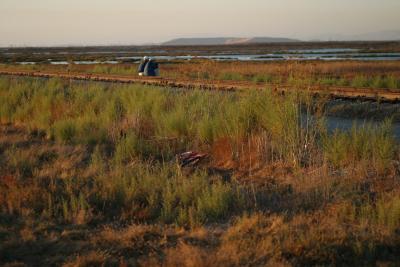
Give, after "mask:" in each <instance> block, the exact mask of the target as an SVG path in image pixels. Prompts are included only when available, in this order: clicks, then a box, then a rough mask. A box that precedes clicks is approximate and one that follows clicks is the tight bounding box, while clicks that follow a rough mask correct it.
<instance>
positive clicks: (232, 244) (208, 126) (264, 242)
mask: <svg viewBox="0 0 400 267" xmlns="http://www.w3.org/2000/svg"><path fill="white" fill-rule="evenodd" d="M323 106H324V100H323V99H314V98H312V97H310V96H309V95H306V94H298V93H292V94H287V95H286V96H285V97H282V96H278V95H275V94H274V93H273V92H272V91H270V90H263V91H252V90H249V91H247V92H240V93H239V92H237V93H232V94H227V93H220V92H205V91H197V90H193V91H180V90H173V89H168V88H167V89H165V88H157V87H150V86H137V85H112V84H108V85H106V84H103V83H80V82H77V83H75V82H73V83H64V82H63V81H61V80H48V81H47V80H43V79H30V78H29V79H28V78H18V79H15V78H0V119H1V121H2V122H3V123H9V124H8V125H0V126H1V128H0V130H1V131H2V132H1V133H2V134H3V133H4V136H3V135H1V136H0V144H1V146H0V163H1V164H0V171H1V173H2V175H1V177H0V178H1V179H0V193H1V194H0V223H3V222H5V223H4V224H5V225H7V223H6V222H10V221H11V222H15V221H23V222H29V221H33V222H38V223H40V224H45V223H46V224H50V225H51V227H49V228H46V227H44V226H43V225H39V226H37V227H38V228H37V229H38V231H37V232H31V230H29V229H27V230H24V231H23V233H25V239H26V240H31V241H29V242H36V241H32V240H35V238H36V235H37V236H41V235H44V236H46V238H48V239H46V240H45V241H46V242H53V241H48V240H54V239H53V238H54V236H57V233H56V232H57V231H58V230H57V231H54V230H51V229H54V228H57V227H61V228H62V227H67V228H68V227H78V226H79V227H82V229H84V227H87V229H90V231H93V232H92V236H90V237H88V236H87V235H86V234H83V235H82V236H83V237H82V238H81V237H76V236H73V235H72V237H71V238H68V237H67V234H65V236H62V235H61V236H59V238H60V240H66V241H65V242H75V241H73V240H75V238H77V240H79V242H83V243H84V244H85V247H87V248H90V249H89V250H90V251H92V252H93V249H94V248H96V249H99V251H97V254H93V255H94V256H93V259H92V256H90V255H92V254H90V253H89V254H87V253H86V252H87V251H85V252H82V253H83V254H82V255H86V254H87V255H89V256H82V255H81V256H79V252H77V251H76V250H74V249H71V250H69V252H65V254H66V255H68V257H69V258H68V260H67V261H69V262H71V264H75V263H83V262H103V263H104V262H105V261H108V259H109V258H110V259H111V258H113V259H114V260H115V259H117V260H116V261H117V262H118V261H120V260H121V259H122V258H126V259H127V258H129V257H133V256H132V253H137V254H138V255H139V254H140V256H145V257H146V260H154V261H155V262H163V261H164V260H165V259H167V260H168V262H170V263H171V265H174V264H176V265H178V266H180V265H181V264H183V265H185V264H186V263H182V262H180V259H182V257H185V258H188V257H189V256H190V255H192V254H193V253H194V254H195V255H197V256H198V257H197V258H196V259H197V260H198V261H199V262H203V263H204V264H205V265H207V264H208V265H212V264H214V265H216V266H222V265H232V266H240V265H243V264H254V265H263V264H264V263H265V264H267V263H270V264H272V265H274V264H278V263H279V264H289V263H293V264H295V265H296V264H298V265H324V264H325V265H326V264H329V263H332V262H333V263H336V264H338V265H341V264H343V265H346V264H350V263H352V264H360V263H365V262H367V263H370V262H375V261H377V260H378V259H379V260H388V261H390V262H396V261H395V260H393V259H394V256H393V255H397V254H396V253H397V251H398V245H399V243H398V229H399V227H400V224H399V219H400V217H399V216H400V215H399V214H400V212H399V203H400V201H399V198H398V170H397V168H398V167H397V166H398V155H397V154H398V143H397V141H396V140H395V139H394V137H393V136H392V129H391V122H390V121H389V120H388V121H385V122H383V123H382V124H381V125H380V126H378V127H373V126H371V125H363V126H360V125H357V126H356V125H355V126H354V127H353V129H352V130H351V131H348V132H341V131H336V132H335V133H333V134H330V133H328V131H327V129H326V127H325V124H324V116H323V114H324V113H323V112H324V107H323ZM17 125H23V126H24V127H25V126H26V128H27V129H28V130H27V131H26V130H23V129H24V128H18V127H17ZM21 127H22V126H21ZM39 132H40V133H43V134H33V133H39ZM189 150H192V151H199V152H204V153H207V154H208V156H209V157H208V159H207V161H205V162H203V163H202V164H200V165H199V166H198V167H196V168H183V167H181V166H180V164H179V161H178V160H177V157H176V156H177V155H178V154H179V153H182V152H185V151H189ZM3 173H4V175H3ZM105 223H110V224H112V225H113V226H112V227H120V228H121V229H125V228H124V227H123V226H121V225H128V224H131V223H134V224H136V225H139V226H135V227H134V226H132V227H130V228H129V227H128V228H129V229H126V232H124V230H118V231H116V230H112V229H111V228H110V229H111V230H104V231H101V230H100V234H99V230H98V229H97V228H96V230H93V228H91V227H92V225H102V224H105ZM55 225H56V226H55ZM156 225H157V227H159V226H160V227H161V226H162V227H165V226H166V225H172V226H174V227H182V228H177V229H180V230H177V229H174V230H169V232H167V231H166V232H163V231H162V230H160V229H158V228H157V227H156ZM7 227H8V226H7ZM12 227H18V225H17V226H12ZM202 227H204V228H202ZM156 228H157V229H156ZM43 229H50V230H49V234H48V235H47V230H43ZM57 229H58V228H57ZM63 229H64V228H63ZM185 229H186V230H185ZM188 229H190V230H188ZM198 229H203V231H204V232H205V236H206V237H203V238H201V237H200V238H199V237H193V236H190V237H188V236H185V234H182V231H193V232H190V233H191V235H195V234H194V233H195V232H196V231H198ZM208 229H212V230H208ZM0 230H1V229H0ZM88 231H89V230H88ZM213 231H215V233H214V232H213ZM9 232H10V231H9ZM29 233H31V234H29ZM107 233H108V234H107ZM332 233H333V234H332ZM208 235H210V236H213V237H209V236H208ZM0 238H3V237H0ZM4 238H5V239H7V240H13V239H12V238H11V237H10V238H8V237H4ZM80 238H81V239H80ZM183 238H184V240H183V241H182V239H183ZM16 240H17V241H15V240H14V241H12V242H11V241H8V243H7V242H5V243H4V244H3V243H2V244H0V248H1V251H5V252H6V254H7V255H11V256H7V255H6V256H4V257H5V259H6V260H5V261H9V260H7V259H14V258H18V257H19V256H18V255H19V254H18V253H19V252H20V250H19V249H16V247H21V250H23V249H26V248H27V247H29V248H31V247H32V246H30V245H29V244H30V243H29V242H28V241H27V242H28V243H25V241H24V242H22V241H21V240H23V239H21V238H19V237H18V238H17V239H16ZM37 240H42V239H41V238H38V239H37ZM88 240H89V241H88ZM90 240H92V241H90ZM93 240H94V241H93ZM177 240H180V241H179V242H178V241H177ZM45 241H37V242H45ZM10 242H11V244H10ZM13 242H14V243H13ZM21 242H22V243H21ZM46 242H45V244H47V245H48V244H49V243H46ZM77 242H78V241H77ZM83 243H81V244H80V245H82V244H83ZM14 244H18V246H17V245H14ZM68 244H70V243H68ZM74 244H75V243H74ZM104 244H107V245H104ZM109 244H112V245H109ZM182 244H183V245H182ZM194 244H195V245H194ZM255 244H256V245H255ZM75 245H76V244H75ZM75 245H74V246H72V247H74V248H75V247H79V246H75ZM33 247H34V246H33ZM110 247H112V249H110ZM132 248H134V249H132ZM139 250H140V251H139ZM104 251H108V252H109V254H107V256H104V255H106V254H104V253H103V252H104ZM121 251H123V253H122V254H121ZM132 251H133V252H132ZM154 251H156V253H154ZM343 251H346V253H347V254H346V255H345V256H343ZM34 252H36V250H35V251H34ZM34 252H31V251H30V252H29V253H34ZM189 252H190V253H189ZM25 253H26V251H25ZM29 253H28V254H29ZM57 253H58V252H57ZM74 253H75V254H74ZM77 253H78V254H77ZM185 253H186V254H185ZM187 253H189V254H187ZM382 253H383V254H382ZM385 253H386V254H385ZM17 254H18V255H17ZM73 254H74V255H75V256H72V255H73ZM24 255H25V254H24ZM29 255H30V254H29ZM98 255H100V256H98ZM101 255H103V256H104V257H103V256H101ZM138 255H136V254H134V257H135V259H131V263H132V262H133V263H134V264H137V263H138V257H136V256H138ZM157 255H161V256H157ZM176 255H181V257H177V256H176ZM202 255H207V257H203V256H202ZM385 255H389V256H390V257H389V256H388V257H386V256H385ZM1 257H3V256H2V255H1V254H0V262H1V261H2V260H3V258H4V257H3V258H1ZM7 257H8V258H7ZM152 257H155V258H154V259H153V258H152ZM74 259H75V260H74ZM206 259H209V261H207V260H206ZM37 261H38V262H40V263H43V259H41V260H37ZM54 261H56V262H57V263H59V261H60V260H59V259H58V260H54ZM143 262H144V263H143ZM143 262H142V263H143V265H146V264H145V263H146V261H143ZM160 264H161V263H160Z"/></svg>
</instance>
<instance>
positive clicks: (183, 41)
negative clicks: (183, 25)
mask: <svg viewBox="0 0 400 267" xmlns="http://www.w3.org/2000/svg"><path fill="white" fill-rule="evenodd" d="M289 42H300V40H296V39H290V38H279V37H278V38H275V37H252V38H237V37H214V38H177V39H173V40H170V41H168V42H164V43H162V44H161V45H166V46H167V45H232V44H257V43H289Z"/></svg>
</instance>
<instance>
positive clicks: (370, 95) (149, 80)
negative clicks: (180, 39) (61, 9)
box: [0, 69, 400, 102]
mask: <svg viewBox="0 0 400 267" xmlns="http://www.w3.org/2000/svg"><path fill="white" fill-rule="evenodd" d="M0 75H11V76H28V77H41V78H60V79H68V80H85V81H100V82H113V83H140V84H145V85H155V86H166V87H173V88H187V89H195V88H198V89H203V90H223V91H240V90H246V89H260V90H261V89H266V88H269V89H272V90H273V91H275V92H277V93H280V94H285V93H286V92H289V91H293V90H300V91H304V92H309V93H311V94H314V95H329V96H330V97H333V98H343V99H361V100H372V101H384V102H400V90H396V89H385V88H354V87H337V86H310V87H304V86H303V87H302V86H290V85H284V84H283V85H280V84H266V83H252V82H235V81H215V80H181V79H179V80H178V79H170V78H160V77H139V76H127V75H111V74H92V73H76V72H47V71H25V70H24V71H23V70H18V71H17V70H7V69H4V70H2V69H0Z"/></svg>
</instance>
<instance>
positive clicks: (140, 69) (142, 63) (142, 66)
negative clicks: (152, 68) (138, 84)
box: [138, 57, 149, 76]
mask: <svg viewBox="0 0 400 267" xmlns="http://www.w3.org/2000/svg"><path fill="white" fill-rule="evenodd" d="M148 62H149V58H148V57H143V59H142V60H141V61H140V64H139V67H138V74H139V76H143V74H144V69H145V68H146V65H147V63H148Z"/></svg>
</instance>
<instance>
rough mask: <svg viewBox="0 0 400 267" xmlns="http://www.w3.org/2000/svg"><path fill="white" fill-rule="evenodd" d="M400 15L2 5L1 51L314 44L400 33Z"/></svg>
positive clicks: (261, 5)
mask: <svg viewBox="0 0 400 267" xmlns="http://www.w3.org/2000/svg"><path fill="white" fill-rule="evenodd" d="M399 14H400V0H246V1H244V0H147V1H146V0H145V1H137V0H0V46H52V45H130V44H144V43H158V42H163V41H168V40H169V39H173V38H180V37H254V36H260V37H264V36H270V37H289V38H298V39H302V40H309V39H315V38H328V37H329V36H336V35H357V34H363V33H369V32H378V31H388V30H391V31H393V30H400V15H399Z"/></svg>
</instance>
